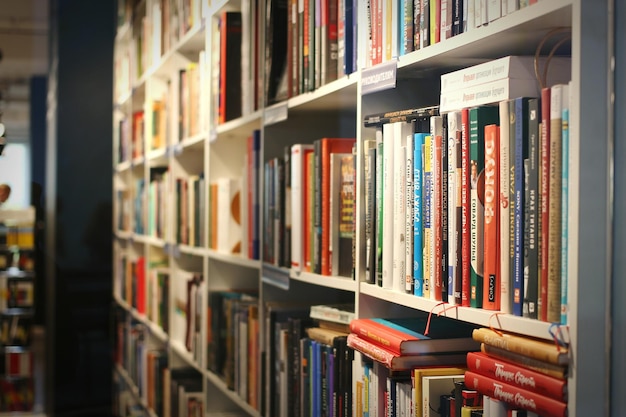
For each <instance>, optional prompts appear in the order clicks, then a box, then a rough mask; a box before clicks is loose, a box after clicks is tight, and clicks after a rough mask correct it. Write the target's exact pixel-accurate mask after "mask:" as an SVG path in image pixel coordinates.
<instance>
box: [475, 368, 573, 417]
mask: <svg viewBox="0 0 626 417" xmlns="http://www.w3.org/2000/svg"><path fill="white" fill-rule="evenodd" d="M465 385H467V386H468V387H470V388H473V389H475V390H477V391H478V392H479V393H481V394H484V395H488V396H490V397H492V398H495V399H497V400H499V401H503V402H505V403H507V404H510V405H512V406H515V407H520V408H523V409H526V410H531V411H533V412H535V413H537V414H539V415H542V416H550V417H565V416H567V404H566V403H564V402H562V401H557V400H554V399H552V398H548V397H545V396H543V395H540V394H537V393H535V392H533V391H529V390H525V389H522V388H519V387H515V386H511V385H510V384H506V383H504V382H501V381H498V380H495V379H492V378H489V377H486V376H484V375H481V374H478V373H476V372H472V371H467V372H466V373H465Z"/></svg>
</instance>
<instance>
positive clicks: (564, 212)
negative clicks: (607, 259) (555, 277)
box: [561, 109, 569, 324]
mask: <svg viewBox="0 0 626 417" xmlns="http://www.w3.org/2000/svg"><path fill="white" fill-rule="evenodd" d="M561 125H562V127H563V130H562V133H561V141H562V148H561V152H562V156H563V160H562V161H563V162H562V171H563V178H562V183H561V216H562V217H561V324H567V237H568V234H567V216H568V208H567V200H568V193H569V190H568V183H567V182H568V181H569V109H563V111H562V115H561Z"/></svg>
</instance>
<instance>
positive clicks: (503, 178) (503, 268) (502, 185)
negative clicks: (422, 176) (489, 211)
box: [498, 100, 515, 313]
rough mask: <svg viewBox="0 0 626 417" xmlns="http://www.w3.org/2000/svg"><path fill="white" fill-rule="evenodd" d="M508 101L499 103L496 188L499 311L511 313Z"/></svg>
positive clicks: (511, 117) (513, 117)
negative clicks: (497, 195)
mask: <svg viewBox="0 0 626 417" xmlns="http://www.w3.org/2000/svg"><path fill="white" fill-rule="evenodd" d="M509 102H510V100H503V101H501V102H500V103H499V105H498V108H499V118H500V151H499V153H498V155H499V161H498V167H499V170H498V172H499V174H498V187H499V190H500V191H499V198H498V202H499V219H498V222H499V231H500V233H499V242H498V243H499V247H500V252H499V257H500V259H499V261H500V269H499V273H500V311H502V312H504V313H511V305H510V301H509V300H510V284H509V283H510V281H509V280H510V258H509V255H510V253H509V252H510V247H511V244H510V239H509V238H510V224H511V221H510V220H511V219H510V206H511V205H512V203H511V202H512V200H511V199H510V198H509V192H510V190H509V188H510V185H511V184H512V183H511V178H510V172H511V169H510V168H511V163H510V159H511V151H510V143H511V142H510V131H511V129H510V125H511V123H510V121H511V120H515V115H514V114H513V115H512V116H510V112H509Z"/></svg>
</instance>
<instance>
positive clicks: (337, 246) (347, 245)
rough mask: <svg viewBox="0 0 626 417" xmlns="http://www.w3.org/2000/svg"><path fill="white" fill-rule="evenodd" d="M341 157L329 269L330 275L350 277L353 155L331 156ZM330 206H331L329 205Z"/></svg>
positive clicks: (351, 262)
mask: <svg viewBox="0 0 626 417" xmlns="http://www.w3.org/2000/svg"><path fill="white" fill-rule="evenodd" d="M335 155H341V157H340V158H339V161H338V162H339V189H338V196H337V195H333V196H331V201H332V200H333V198H337V197H338V203H339V204H338V205H337V209H336V213H335V211H333V213H332V214H333V215H335V214H336V216H337V223H336V224H333V225H332V226H331V234H332V236H333V242H332V254H331V269H332V271H331V272H332V275H335V276H343V277H352V265H353V260H354V256H353V253H352V244H353V232H354V220H355V213H356V192H355V166H354V155H353V154H333V156H335ZM331 205H332V204H331Z"/></svg>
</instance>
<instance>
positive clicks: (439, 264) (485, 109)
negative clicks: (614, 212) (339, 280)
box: [364, 84, 569, 322]
mask: <svg viewBox="0 0 626 417" xmlns="http://www.w3.org/2000/svg"><path fill="white" fill-rule="evenodd" d="M567 91H568V87H567V84H557V85H554V86H553V87H551V88H544V89H543V91H542V96H543V97H542V98H543V99H540V98H531V97H528V98H526V97H522V98H513V99H505V100H503V101H500V102H497V103H494V104H492V105H482V106H475V107H471V108H463V109H461V110H459V111H449V112H447V113H443V114H438V115H431V114H428V113H432V111H433V108H425V109H414V110H407V111H405V112H394V113H389V114H387V115H382V118H381V115H372V116H368V117H366V120H365V124H366V126H375V127H377V130H376V140H373V139H372V140H367V141H366V142H365V146H364V149H365V151H364V152H365V155H364V157H365V158H366V162H365V166H366V170H365V175H366V190H367V196H366V218H367V219H368V221H367V222H366V226H367V230H366V239H367V240H368V247H369V248H370V250H369V251H368V254H367V259H368V263H367V267H368V274H367V277H368V280H369V282H372V283H374V282H377V283H378V284H379V285H382V286H384V287H387V288H393V289H395V290H398V291H407V292H411V293H414V294H416V295H419V296H424V297H430V298H432V299H436V300H443V301H447V302H450V303H453V304H460V305H465V306H472V307H482V308H485V309H490V310H499V311H504V312H507V313H513V314H515V315H519V316H521V315H525V316H528V317H532V318H540V319H542V320H548V321H555V322H561V321H563V322H565V320H566V318H565V314H564V316H563V318H562V317H561V310H562V309H563V312H564V313H566V304H567V301H566V296H567V291H566V280H567V264H566V244H567V240H566V235H567V215H566V213H567V174H568V169H567V167H568V159H567V138H568V107H569V106H568V99H567ZM550 109H552V111H550ZM397 114H402V116H397ZM394 117H395V118H397V119H399V121H394V120H396V119H394ZM548 126H551V127H550V129H548ZM444 138H445V140H444ZM383 147H384V149H383ZM496 196H500V197H499V198H495V197H496ZM390 202H391V204H389V203H390ZM544 203H545V204H544ZM548 212H549V213H551V214H550V216H551V217H549V216H548ZM550 230H552V232H549V231H550ZM562 234H563V239H562V238H561V235H562ZM548 237H550V240H548ZM539 242H540V243H539ZM540 247H541V248H542V250H541V251H540V250H539V248H540ZM526 249H528V250H526ZM562 253H563V254H564V255H563V256H562ZM548 254H549V255H548ZM562 260H563V262H561V261H562ZM548 272H549V275H548ZM483 277H484V279H483ZM561 284H563V287H561Z"/></svg>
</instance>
